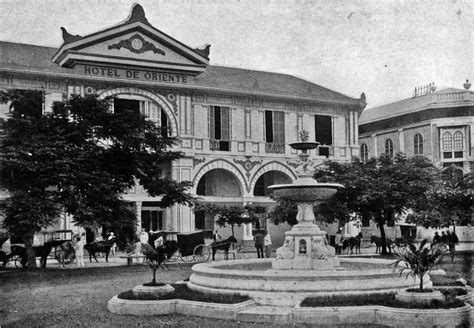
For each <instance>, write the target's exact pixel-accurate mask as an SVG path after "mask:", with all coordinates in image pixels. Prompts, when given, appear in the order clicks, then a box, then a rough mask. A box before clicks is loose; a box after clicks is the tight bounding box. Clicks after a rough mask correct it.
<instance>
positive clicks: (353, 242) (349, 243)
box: [342, 232, 362, 254]
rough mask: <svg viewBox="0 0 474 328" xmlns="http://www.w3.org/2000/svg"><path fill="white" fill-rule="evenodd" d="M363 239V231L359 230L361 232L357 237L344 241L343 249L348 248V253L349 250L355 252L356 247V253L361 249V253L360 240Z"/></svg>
mask: <svg viewBox="0 0 474 328" xmlns="http://www.w3.org/2000/svg"><path fill="white" fill-rule="evenodd" d="M361 240H362V232H359V234H358V235H357V236H355V237H350V238H348V239H344V241H343V242H342V250H345V249H347V254H349V250H350V252H351V254H353V250H354V247H355V253H356V254H357V251H359V254H360V241H361Z"/></svg>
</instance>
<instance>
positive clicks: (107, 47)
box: [53, 5, 210, 75]
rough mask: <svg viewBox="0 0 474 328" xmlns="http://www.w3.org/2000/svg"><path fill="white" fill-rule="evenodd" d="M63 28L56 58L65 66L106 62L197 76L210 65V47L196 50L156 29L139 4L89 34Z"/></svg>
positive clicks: (109, 64)
mask: <svg viewBox="0 0 474 328" xmlns="http://www.w3.org/2000/svg"><path fill="white" fill-rule="evenodd" d="M62 30H63V39H64V43H63V45H62V46H61V48H60V49H59V50H58V52H57V53H56V54H55V55H54V57H53V61H54V62H55V63H57V64H58V65H60V66H63V67H68V68H72V67H74V66H76V65H77V64H83V65H107V66H113V67H126V68H130V69H133V68H134V67H140V68H142V69H143V68H146V69H151V70H154V71H166V72H170V71H175V72H179V73H185V74H189V75H196V74H199V73H202V72H203V71H204V70H205V68H206V67H207V66H208V64H209V47H210V46H206V47H205V48H204V49H193V48H191V47H188V46H187V45H185V44H183V43H181V42H179V41H177V40H175V39H173V38H172V37H170V36H168V35H167V34H165V33H163V32H161V31H159V30H157V29H156V28H154V27H153V26H152V25H151V24H150V23H149V22H148V20H147V19H146V17H145V12H144V10H143V8H142V7H141V6H140V5H134V7H133V9H132V12H131V14H130V16H129V18H128V19H127V20H126V21H125V22H124V23H122V24H119V25H117V26H114V27H111V28H108V29H105V30H102V31H99V32H96V33H93V34H90V35H86V36H80V35H73V34H70V33H69V32H67V31H66V29H64V28H62Z"/></svg>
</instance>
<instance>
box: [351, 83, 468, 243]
mask: <svg viewBox="0 0 474 328" xmlns="http://www.w3.org/2000/svg"><path fill="white" fill-rule="evenodd" d="M470 87H471V83H469V81H466V82H465V83H464V84H463V88H447V89H442V90H436V89H437V88H436V86H435V84H434V83H430V84H429V85H425V86H421V87H417V88H415V90H414V93H413V96H412V97H411V98H407V99H403V100H401V101H397V102H394V103H389V104H386V105H382V106H378V107H373V108H367V109H365V110H364V111H363V112H362V114H361V116H360V117H359V146H360V157H361V159H362V160H366V159H368V158H371V157H378V156H380V155H381V154H386V155H389V156H393V155H394V154H395V153H397V152H403V153H405V154H407V155H408V156H414V155H423V156H426V157H427V158H429V159H430V160H431V161H432V162H433V163H434V164H435V165H436V166H438V167H440V168H446V167H449V166H452V165H455V166H457V167H459V169H460V170H462V171H463V172H464V173H472V172H474V145H473V140H474V92H472V91H470ZM363 226H364V228H363V230H365V232H366V233H365V234H366V235H370V234H371V233H372V232H373V233H374V234H377V232H376V231H375V230H376V228H375V227H370V225H369V222H363ZM393 226H394V225H393ZM402 229H409V228H408V227H407V226H402ZM389 230H390V231H389V232H390V233H391V235H392V236H396V235H397V233H398V237H400V231H398V230H397V229H395V228H393V229H389ZM468 230H469V231H470V229H467V230H466V232H462V231H460V230H457V233H458V235H459V234H460V235H461V236H460V237H461V239H463V240H466V239H471V240H472V237H469V238H468V236H467V234H469V233H468V232H467V231H468ZM420 231H421V230H420ZM471 233H472V232H471ZM463 234H466V236H463Z"/></svg>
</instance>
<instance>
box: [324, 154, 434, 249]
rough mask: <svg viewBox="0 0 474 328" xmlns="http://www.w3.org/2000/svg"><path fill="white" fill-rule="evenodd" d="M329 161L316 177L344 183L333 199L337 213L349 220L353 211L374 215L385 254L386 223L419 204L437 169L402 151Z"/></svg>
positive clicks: (425, 159)
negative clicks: (346, 161) (361, 158)
mask: <svg viewBox="0 0 474 328" xmlns="http://www.w3.org/2000/svg"><path fill="white" fill-rule="evenodd" d="M326 164H327V165H326V166H325V167H324V168H320V169H318V170H317V171H316V173H315V178H316V179H317V180H318V181H319V182H337V183H341V184H343V185H344V186H345V188H344V189H340V190H339V191H338V193H336V195H335V196H334V198H333V199H332V200H331V201H332V202H333V203H334V204H335V206H334V208H333V211H334V215H338V216H341V215H342V216H343V217H345V218H346V219H347V216H348V215H349V214H350V213H352V212H354V213H356V214H358V215H360V216H362V217H370V218H372V219H373V220H374V221H375V223H376V224H377V226H378V227H379V230H380V234H381V236H380V237H381V238H382V254H386V253H387V250H386V245H385V239H386V238H385V230H384V225H385V224H387V223H388V222H389V221H392V220H394V219H395V218H396V214H400V213H402V212H403V211H404V210H405V209H406V208H412V207H414V206H416V205H417V204H419V203H420V202H421V201H422V199H424V198H425V192H426V190H427V189H428V187H429V186H430V185H431V184H432V182H433V179H434V177H435V176H436V169H435V167H434V166H433V165H432V164H431V162H430V161H429V160H428V159H427V158H425V157H422V156H415V157H411V158H407V157H406V155H405V154H402V153H398V154H396V155H395V157H393V158H390V157H388V156H385V155H382V156H380V157H379V158H377V159H375V158H372V159H370V160H368V161H367V162H362V161H360V160H359V159H357V158H355V159H354V160H353V161H352V162H351V163H338V162H333V161H329V162H327V163H326ZM344 208H345V209H344ZM327 209H328V210H331V208H330V207H328V208H327ZM344 212H345V214H344Z"/></svg>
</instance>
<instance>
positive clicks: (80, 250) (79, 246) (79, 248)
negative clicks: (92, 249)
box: [74, 234, 84, 268]
mask: <svg viewBox="0 0 474 328" xmlns="http://www.w3.org/2000/svg"><path fill="white" fill-rule="evenodd" d="M83 236H84V234H82V236H77V242H76V245H74V251H75V252H76V259H77V267H78V268H83V267H84V241H83V240H82V237H83Z"/></svg>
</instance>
